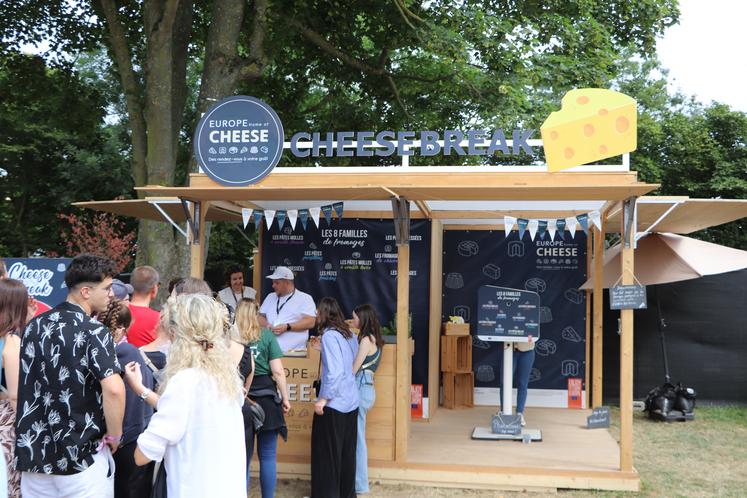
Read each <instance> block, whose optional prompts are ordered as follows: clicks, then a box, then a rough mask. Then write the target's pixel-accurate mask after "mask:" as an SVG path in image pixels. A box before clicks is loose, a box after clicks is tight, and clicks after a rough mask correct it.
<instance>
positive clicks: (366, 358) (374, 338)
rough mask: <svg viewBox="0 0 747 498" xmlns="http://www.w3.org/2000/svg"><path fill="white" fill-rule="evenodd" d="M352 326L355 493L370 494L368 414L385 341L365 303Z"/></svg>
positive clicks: (359, 307) (373, 397) (372, 312)
mask: <svg viewBox="0 0 747 498" xmlns="http://www.w3.org/2000/svg"><path fill="white" fill-rule="evenodd" d="M353 327H355V328H357V329H358V331H359V332H358V354H357V355H356V357H355V362H354V363H353V373H354V374H355V382H356V383H357V385H358V398H359V400H360V404H359V405H358V442H357V446H356V450H355V492H356V493H368V448H367V446H366V413H368V410H370V409H371V407H372V406H373V404H374V401H376V390H375V389H374V372H376V368H378V366H379V363H380V362H381V352H382V348H383V347H384V339H382V337H381V325H380V324H379V318H378V317H377V316H376V310H375V309H374V308H373V306H371V305H370V304H362V305H360V306H358V307H357V308H355V310H354V311H353Z"/></svg>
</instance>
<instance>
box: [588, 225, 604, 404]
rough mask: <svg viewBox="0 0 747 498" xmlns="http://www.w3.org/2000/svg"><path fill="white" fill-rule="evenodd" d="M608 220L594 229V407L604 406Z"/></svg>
mask: <svg viewBox="0 0 747 498" xmlns="http://www.w3.org/2000/svg"><path fill="white" fill-rule="evenodd" d="M605 226H606V222H605V220H604V219H602V230H601V231H599V230H596V231H594V313H593V316H594V320H593V324H594V334H593V340H592V347H593V350H592V365H593V368H592V375H593V376H594V377H593V380H592V395H591V399H592V403H591V406H592V408H595V407H597V406H602V404H603V401H602V395H603V387H602V382H603V377H604V376H603V368H604V359H603V351H604V334H603V325H604V323H603V321H604V310H603V305H604V289H603V288H602V282H603V276H604V275H603V272H604V235H605Z"/></svg>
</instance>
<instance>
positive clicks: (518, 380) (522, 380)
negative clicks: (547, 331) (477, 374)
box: [501, 349, 534, 413]
mask: <svg viewBox="0 0 747 498" xmlns="http://www.w3.org/2000/svg"><path fill="white" fill-rule="evenodd" d="M513 364H514V385H515V386H516V413H524V407H525V406H526V404H527V389H528V388H529V374H530V373H531V371H532V365H534V349H532V350H531V351H517V350H514V361H513ZM501 379H503V377H501ZM501 402H503V386H501Z"/></svg>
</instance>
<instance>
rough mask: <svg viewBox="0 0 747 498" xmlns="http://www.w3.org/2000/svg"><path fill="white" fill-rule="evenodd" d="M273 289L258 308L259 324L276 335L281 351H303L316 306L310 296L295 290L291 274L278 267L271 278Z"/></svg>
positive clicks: (289, 271)
mask: <svg viewBox="0 0 747 498" xmlns="http://www.w3.org/2000/svg"><path fill="white" fill-rule="evenodd" d="M267 278H269V279H271V280H272V289H273V290H274V291H275V292H273V293H272V294H270V295H269V296H267V297H266V298H265V300H264V302H263V303H262V307H261V308H260V309H259V323H260V325H262V326H263V327H270V329H271V330H272V332H273V333H274V334H275V335H277V336H278V344H280V349H282V350H283V352H286V351H290V350H292V349H303V348H305V347H306V341H308V340H309V329H310V328H312V327H314V325H315V324H316V305H315V304H314V300H313V299H312V298H311V296H310V295H308V294H306V293H305V292H302V291H300V290H298V289H296V286H295V284H294V282H293V272H292V271H291V270H290V268H287V267H285V266H278V267H277V268H275V271H274V272H273V273H272V275H268V276H267Z"/></svg>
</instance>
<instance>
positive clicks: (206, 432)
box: [126, 294, 246, 498]
mask: <svg viewBox="0 0 747 498" xmlns="http://www.w3.org/2000/svg"><path fill="white" fill-rule="evenodd" d="M167 306H168V313H169V328H170V330H171V334H172V336H173V342H172V345H171V348H170V350H169V360H168V363H167V364H166V370H165V372H164V378H163V381H162V383H161V385H160V388H159V389H160V392H161V395H160V397H159V396H158V395H156V394H154V393H153V392H152V391H150V390H149V389H147V388H145V387H144V386H143V383H142V374H141V372H140V365H139V364H137V363H134V362H133V363H129V364H128V365H127V367H126V376H127V381H128V383H129V384H130V386H131V387H132V389H133V390H134V391H135V392H136V393H138V395H139V396H140V399H142V400H143V401H145V402H147V403H149V404H150V405H151V406H154V407H155V408H157V411H156V413H155V414H154V415H153V418H151V421H150V424H149V425H148V428H147V429H146V430H145V432H143V434H141V435H140V437H138V440H137V448H136V449H135V462H136V463H137V464H138V465H146V464H147V463H148V462H151V461H154V460H155V461H160V460H162V459H163V461H164V465H165V469H166V487H167V496H168V497H169V498H186V497H204V496H220V497H228V498H233V497H235V498H239V497H241V498H245V497H246V488H245V482H244V473H245V471H246V455H245V451H244V442H243V440H242V435H243V432H244V431H243V429H244V427H243V422H242V419H241V405H242V404H243V398H244V395H243V391H242V386H241V381H240V380H239V376H238V375H237V374H236V367H235V366H234V365H232V364H231V362H228V361H226V358H228V355H229V353H228V341H227V340H226V338H225V332H224V328H223V323H224V321H225V315H226V309H225V307H224V306H222V305H221V304H218V303H217V302H215V300H213V299H212V298H210V297H207V296H204V295H201V294H189V295H182V296H179V297H177V298H176V299H175V300H174V301H173V302H171V303H169V304H168V305H167Z"/></svg>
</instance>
